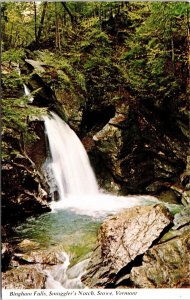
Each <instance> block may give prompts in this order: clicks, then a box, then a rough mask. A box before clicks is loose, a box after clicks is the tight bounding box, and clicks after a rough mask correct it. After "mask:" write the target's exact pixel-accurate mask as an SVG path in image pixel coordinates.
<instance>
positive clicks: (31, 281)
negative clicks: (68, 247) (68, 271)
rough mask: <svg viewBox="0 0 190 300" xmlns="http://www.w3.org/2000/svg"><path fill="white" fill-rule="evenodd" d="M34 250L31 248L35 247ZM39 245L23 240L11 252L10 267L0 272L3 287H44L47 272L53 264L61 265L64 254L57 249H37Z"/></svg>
mask: <svg viewBox="0 0 190 300" xmlns="http://www.w3.org/2000/svg"><path fill="white" fill-rule="evenodd" d="M35 248H36V250H32V249H35ZM38 248H39V245H38V243H36V242H33V241H30V240H23V241H22V242H21V243H20V244H18V245H17V248H16V249H15V251H14V253H13V252H12V262H11V265H10V266H11V267H12V269H10V270H8V271H6V272H3V273H2V287H3V288H5V289H44V288H45V287H46V280H47V273H46V270H51V268H53V266H55V265H63V263H64V262H65V256H64V254H63V252H61V251H58V250H57V249H54V248H52V249H47V250H39V249H38Z"/></svg>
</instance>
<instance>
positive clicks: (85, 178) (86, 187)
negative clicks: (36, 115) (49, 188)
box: [44, 112, 98, 200]
mask: <svg viewBox="0 0 190 300" xmlns="http://www.w3.org/2000/svg"><path fill="white" fill-rule="evenodd" d="M44 121H45V128H46V133H47V136H48V140H49V146H50V152H51V156H52V161H51V168H52V171H53V174H54V177H55V181H56V183H57V188H58V193H59V198H60V200H63V199H65V198H67V197H68V196H70V195H77V196H81V195H94V194H98V185H97V182H96V178H95V175H94V173H93V170H92V168H91V166H90V161H89V158H88V155H87V153H86V151H85V149H84V146H83V145H82V143H81V141H80V140H79V138H78V137H77V135H76V134H75V132H74V131H73V130H72V129H71V128H70V127H69V126H68V125H67V124H66V123H65V122H64V121H63V120H62V119H61V118H60V117H58V116H57V115H56V114H55V113H53V112H51V114H50V115H49V116H45V117H44Z"/></svg>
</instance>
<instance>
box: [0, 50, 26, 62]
mask: <svg viewBox="0 0 190 300" xmlns="http://www.w3.org/2000/svg"><path fill="white" fill-rule="evenodd" d="M24 57H25V51H24V49H13V48H12V49H9V50H7V51H3V52H2V62H4V61H9V62H11V61H13V62H17V63H20V62H22V60H23V58H24Z"/></svg>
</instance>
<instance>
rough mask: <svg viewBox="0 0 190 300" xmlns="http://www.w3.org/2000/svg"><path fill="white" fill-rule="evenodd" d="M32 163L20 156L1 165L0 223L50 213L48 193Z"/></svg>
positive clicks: (13, 221)
mask: <svg viewBox="0 0 190 300" xmlns="http://www.w3.org/2000/svg"><path fill="white" fill-rule="evenodd" d="M43 187H45V185H44V183H43V180H42V178H41V177H40V175H39V173H38V171H37V170H36V169H35V167H34V164H33V163H32V161H31V160H30V159H29V158H27V157H25V156H22V155H17V156H16V157H15V158H14V160H12V161H9V162H5V161H4V162H3V164H2V223H3V224H7V223H9V224H13V223H16V222H17V221H18V220H19V221H21V220H22V219H23V218H26V217H28V216H33V215H36V214H40V213H43V212H47V211H50V207H49V205H48V204H47V201H48V200H49V196H48V193H47V192H46V191H45V190H44V188H43Z"/></svg>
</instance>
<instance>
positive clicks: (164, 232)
mask: <svg viewBox="0 0 190 300" xmlns="http://www.w3.org/2000/svg"><path fill="white" fill-rule="evenodd" d="M173 225H174V224H173V222H171V223H170V224H169V225H167V226H166V227H165V228H164V229H163V231H162V232H161V233H160V235H159V237H158V238H157V239H155V240H154V241H153V242H152V244H151V246H150V247H149V249H150V248H152V247H153V246H154V245H156V244H158V243H159V241H160V240H161V238H162V237H163V236H164V235H165V234H166V233H167V232H168V231H169V230H170V229H172V227H173Z"/></svg>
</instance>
